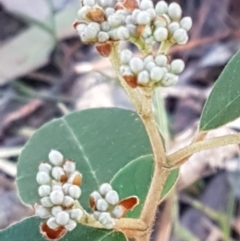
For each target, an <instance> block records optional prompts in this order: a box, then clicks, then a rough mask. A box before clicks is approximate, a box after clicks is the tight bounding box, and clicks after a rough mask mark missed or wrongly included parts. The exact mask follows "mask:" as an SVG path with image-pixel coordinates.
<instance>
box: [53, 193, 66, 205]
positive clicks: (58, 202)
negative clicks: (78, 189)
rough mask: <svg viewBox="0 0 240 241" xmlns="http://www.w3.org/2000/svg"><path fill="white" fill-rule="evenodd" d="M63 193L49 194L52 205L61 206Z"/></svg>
mask: <svg viewBox="0 0 240 241" xmlns="http://www.w3.org/2000/svg"><path fill="white" fill-rule="evenodd" d="M63 198H64V195H63V192H61V191H59V190H55V191H52V192H51V194H50V200H51V202H52V203H53V204H54V205H61V204H62V202H63Z"/></svg>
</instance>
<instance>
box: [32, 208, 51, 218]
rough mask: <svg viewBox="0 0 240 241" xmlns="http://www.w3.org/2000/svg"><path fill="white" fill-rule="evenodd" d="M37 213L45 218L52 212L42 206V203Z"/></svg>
mask: <svg viewBox="0 0 240 241" xmlns="http://www.w3.org/2000/svg"><path fill="white" fill-rule="evenodd" d="M35 213H36V215H37V216H38V217H40V218H42V219H45V218H49V217H51V213H50V211H49V209H48V208H46V207H44V206H42V205H37V207H36V210H35Z"/></svg>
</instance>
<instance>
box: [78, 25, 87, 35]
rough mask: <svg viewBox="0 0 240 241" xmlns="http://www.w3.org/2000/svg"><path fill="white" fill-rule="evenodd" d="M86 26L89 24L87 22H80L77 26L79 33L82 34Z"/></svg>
mask: <svg viewBox="0 0 240 241" xmlns="http://www.w3.org/2000/svg"><path fill="white" fill-rule="evenodd" d="M86 26H87V24H85V23H80V24H78V25H77V27H76V30H77V32H78V34H81V33H82V32H83V31H84V29H85V28H86Z"/></svg>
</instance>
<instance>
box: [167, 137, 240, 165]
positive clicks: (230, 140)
mask: <svg viewBox="0 0 240 241" xmlns="http://www.w3.org/2000/svg"><path fill="white" fill-rule="evenodd" d="M238 143H240V134H233V135H227V136H221V137H216V138H212V139H208V140H204V141H199V142H196V143H194V144H192V145H189V146H187V147H184V148H182V149H180V150H178V151H176V152H175V153H173V154H171V155H169V156H168V157H167V167H168V168H173V167H176V166H177V165H178V164H179V163H182V161H183V160H184V161H186V160H187V158H189V157H190V156H192V155H193V154H194V153H197V152H200V151H205V150H209V149H213V148H216V147H220V146H226V145H231V144H238Z"/></svg>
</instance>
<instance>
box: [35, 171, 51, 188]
mask: <svg viewBox="0 0 240 241" xmlns="http://www.w3.org/2000/svg"><path fill="white" fill-rule="evenodd" d="M36 180H37V183H38V184H40V185H44V184H48V183H50V181H51V178H50V176H49V175H48V174H47V173H46V172H42V171H41V172H38V173H37V177H36Z"/></svg>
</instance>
